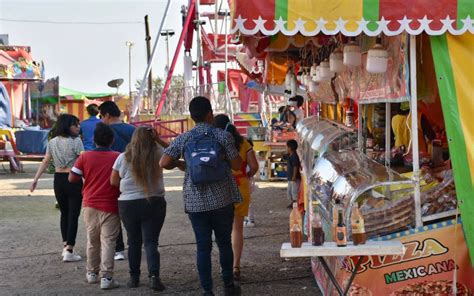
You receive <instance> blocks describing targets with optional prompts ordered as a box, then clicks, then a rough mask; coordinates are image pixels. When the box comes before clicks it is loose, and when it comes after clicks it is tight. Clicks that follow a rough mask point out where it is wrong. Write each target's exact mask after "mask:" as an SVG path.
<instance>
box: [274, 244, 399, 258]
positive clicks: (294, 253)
mask: <svg viewBox="0 0 474 296" xmlns="http://www.w3.org/2000/svg"><path fill="white" fill-rule="evenodd" d="M403 254H405V247H404V246H403V244H402V243H401V242H399V241H367V242H366V243H365V244H364V245H357V246H355V245H354V244H353V243H352V242H348V243H347V246H346V247H338V246H337V245H336V243H335V242H325V243H324V245H322V246H313V245H312V244H311V243H303V245H302V246H301V248H292V247H291V244H290V243H283V245H282V246H281V249H280V257H282V258H297V257H324V256H371V255H403Z"/></svg>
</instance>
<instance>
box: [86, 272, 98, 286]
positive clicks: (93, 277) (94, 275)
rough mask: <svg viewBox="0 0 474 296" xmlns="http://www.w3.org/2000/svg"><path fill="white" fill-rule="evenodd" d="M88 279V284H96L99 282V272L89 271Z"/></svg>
mask: <svg viewBox="0 0 474 296" xmlns="http://www.w3.org/2000/svg"><path fill="white" fill-rule="evenodd" d="M86 280H87V283H88V284H96V283H98V282H99V279H98V278H97V273H95V272H88V273H87V274H86Z"/></svg>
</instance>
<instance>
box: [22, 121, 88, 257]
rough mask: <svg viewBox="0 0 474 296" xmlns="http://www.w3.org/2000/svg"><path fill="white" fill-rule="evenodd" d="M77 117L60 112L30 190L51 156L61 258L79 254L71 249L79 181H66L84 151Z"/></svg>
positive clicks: (75, 227) (78, 211) (77, 211)
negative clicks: (58, 213) (61, 244)
mask: <svg viewBox="0 0 474 296" xmlns="http://www.w3.org/2000/svg"><path fill="white" fill-rule="evenodd" d="M79 131H80V127H79V118H77V117H76V116H73V115H70V114H62V115H60V116H59V117H58V121H57V122H56V125H55V127H54V138H52V139H51V140H50V141H49V142H48V146H47V148H46V155H45V157H44V159H43V162H42V163H41V165H40V166H39V168H38V171H37V172H36V175H35V178H34V179H33V182H32V183H31V186H30V191H31V192H33V191H34V190H35V189H36V186H37V185H38V179H39V178H40V177H41V175H42V174H43V173H44V171H45V170H46V168H47V167H48V164H49V162H50V160H51V159H52V160H53V164H54V167H55V173H54V195H55V196H56V200H57V202H58V205H59V210H60V211H61V219H60V227H61V235H62V239H63V243H64V246H63V252H62V257H63V261H64V262H72V261H79V260H81V256H79V255H77V254H75V253H74V252H73V249H74V245H75V244H76V235H77V225H78V219H79V215H80V213H81V204H82V181H81V182H79V183H69V181H68V176H69V171H70V170H71V168H72V167H73V165H74V163H75V162H76V159H77V158H78V157H79V154H80V153H81V152H82V151H84V146H83V144H82V141H81V138H80V137H78V136H79Z"/></svg>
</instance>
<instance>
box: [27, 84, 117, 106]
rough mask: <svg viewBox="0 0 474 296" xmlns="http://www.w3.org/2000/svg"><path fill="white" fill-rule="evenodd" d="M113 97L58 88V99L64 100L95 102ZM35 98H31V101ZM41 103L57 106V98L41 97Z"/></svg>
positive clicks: (110, 94)
mask: <svg viewBox="0 0 474 296" xmlns="http://www.w3.org/2000/svg"><path fill="white" fill-rule="evenodd" d="M112 96H113V94H112V93H85V92H80V91H77V90H73V89H70V88H65V87H59V97H60V98H62V99H66V100H84V99H89V100H95V99H101V100H105V99H111V98H112ZM36 99H37V98H35V97H33V98H32V100H33V101H34V100H36ZM38 99H39V100H40V102H42V103H49V104H57V103H58V97H56V96H43V97H39V98H38Z"/></svg>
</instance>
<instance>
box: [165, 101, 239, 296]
mask: <svg viewBox="0 0 474 296" xmlns="http://www.w3.org/2000/svg"><path fill="white" fill-rule="evenodd" d="M189 111H190V113H191V118H192V119H193V120H194V122H195V123H196V126H195V127H194V128H193V129H192V130H191V131H188V132H186V133H184V134H182V135H180V136H179V137H177V138H176V140H174V141H173V142H172V143H171V144H170V146H169V147H168V148H167V149H166V150H165V151H164V153H163V157H162V158H161V161H160V166H161V167H163V168H164V169H168V170H171V169H174V168H176V167H179V168H181V169H183V168H184V167H185V176H184V184H183V198H184V207H185V211H186V213H187V214H188V216H189V219H190V220H191V224H192V226H193V230H194V235H195V237H196V243H197V268H198V273H199V279H200V282H201V287H202V288H203V290H204V294H203V295H214V294H213V284H212V267H211V251H212V232H214V235H215V238H216V243H217V246H218V248H219V260H220V265H221V271H222V280H223V282H224V294H225V295H240V287H239V286H237V285H235V284H234V278H233V272H232V266H233V256H234V255H233V252H232V242H231V233H232V223H233V219H234V203H239V202H241V201H242V197H241V195H240V192H239V188H238V187H237V184H236V182H235V180H234V178H233V177H232V172H231V169H235V170H237V169H240V167H241V165H242V159H241V158H240V156H239V153H238V151H237V149H236V148H235V145H234V140H233V138H232V136H231V135H230V134H229V133H227V132H225V131H224V130H222V129H217V128H215V127H213V126H212V123H213V121H214V115H213V113H212V107H211V103H210V102H209V100H208V99H207V98H205V97H195V98H194V99H192V100H191V102H190V104H189ZM181 159H184V161H183V160H181Z"/></svg>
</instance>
